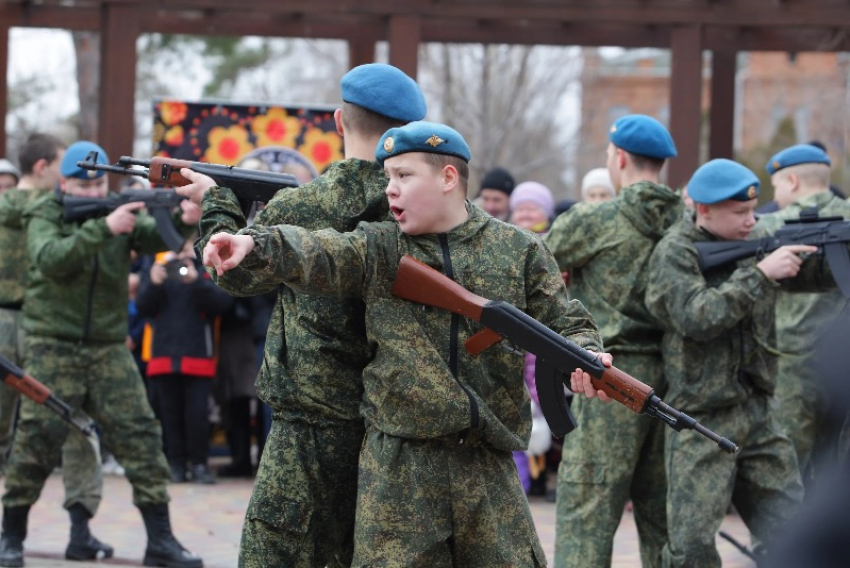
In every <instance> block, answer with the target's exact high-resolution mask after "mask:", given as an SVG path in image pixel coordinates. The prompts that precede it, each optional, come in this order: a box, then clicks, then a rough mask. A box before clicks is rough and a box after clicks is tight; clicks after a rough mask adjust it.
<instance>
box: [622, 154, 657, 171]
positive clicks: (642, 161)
mask: <svg viewBox="0 0 850 568" xmlns="http://www.w3.org/2000/svg"><path fill="white" fill-rule="evenodd" d="M628 154H629V156H631V157H632V164H633V165H634V167H635V168H637V169H639V170H648V171H651V172H660V171H661V168H663V167H664V162H666V160H665V159H664V158H653V157H652V156H643V155H641V154H635V153H633V152H628Z"/></svg>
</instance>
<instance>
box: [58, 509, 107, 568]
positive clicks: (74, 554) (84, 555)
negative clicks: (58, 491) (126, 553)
mask: <svg viewBox="0 0 850 568" xmlns="http://www.w3.org/2000/svg"><path fill="white" fill-rule="evenodd" d="M68 514H69V515H70V516H71V541H70V542H69V543H68V548H66V549H65V558H67V559H68V560H100V559H101V558H112V555H113V554H114V553H115V550H114V549H113V548H112V547H111V546H109V545H108V544H105V543H103V542H100V541H99V540H97V539H96V538H95V537H94V535H92V534H91V531H89V519H91V515H90V514H89V512H88V510H87V509H86V508H85V507H83V506H82V505H81V504H80V503H74V504H73V505H71V507H70V508H69V509H68Z"/></svg>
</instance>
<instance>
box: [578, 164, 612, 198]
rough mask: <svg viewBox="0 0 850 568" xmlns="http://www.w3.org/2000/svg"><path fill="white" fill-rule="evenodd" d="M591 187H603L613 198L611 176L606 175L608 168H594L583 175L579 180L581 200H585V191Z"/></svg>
mask: <svg viewBox="0 0 850 568" xmlns="http://www.w3.org/2000/svg"><path fill="white" fill-rule="evenodd" d="M591 187H604V188H605V189H607V190H608V192H609V193H610V194H611V196H612V197H613V196H614V195H615V194H616V192H615V191H614V184H612V183H611V174H609V173H608V168H594V169H592V170H590V171H589V172H587V173H586V174H584V177H583V178H582V180H581V198H582V199H587V190H589V189H590V188H591Z"/></svg>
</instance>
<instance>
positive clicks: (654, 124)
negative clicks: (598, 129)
mask: <svg viewBox="0 0 850 568" xmlns="http://www.w3.org/2000/svg"><path fill="white" fill-rule="evenodd" d="M608 139H609V140H610V141H611V142H612V143H613V144H614V146H616V147H617V148H621V149H623V150H625V151H626V152H630V153H632V154H638V155H640V156H648V157H650V158H655V159H657V160H666V159H667V158H673V157H675V156H676V144H674V143H673V137H672V136H670V133H669V132H667V129H666V128H664V125H663V124H661V123H660V122H658V121H657V120H655V119H654V118H652V117H651V116H646V115H645V114H630V115H628V116H624V117H622V118H618V119H617V120H616V121H615V122H614V124H613V125H612V126H611V130H610V131H609V132H608Z"/></svg>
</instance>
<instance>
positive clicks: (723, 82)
mask: <svg viewBox="0 0 850 568" xmlns="http://www.w3.org/2000/svg"><path fill="white" fill-rule="evenodd" d="M737 56H738V54H737V52H735V51H734V50H733V49H717V50H715V51H714V52H713V53H712V58H711V107H710V108H711V119H710V121H711V124H710V128H711V131H710V138H709V143H708V157H709V159H712V160H713V159H714V158H728V159H730V160H731V159H733V144H734V127H735V74H736V72H737Z"/></svg>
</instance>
